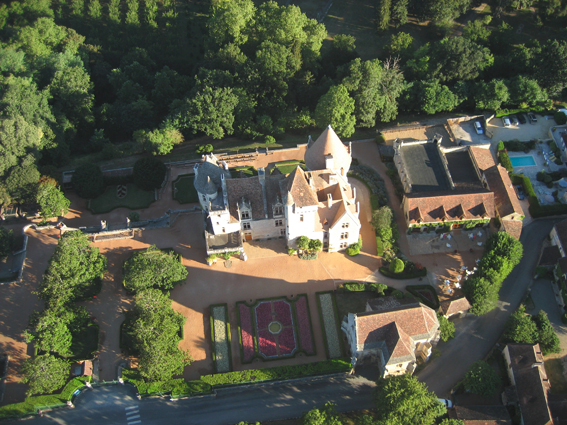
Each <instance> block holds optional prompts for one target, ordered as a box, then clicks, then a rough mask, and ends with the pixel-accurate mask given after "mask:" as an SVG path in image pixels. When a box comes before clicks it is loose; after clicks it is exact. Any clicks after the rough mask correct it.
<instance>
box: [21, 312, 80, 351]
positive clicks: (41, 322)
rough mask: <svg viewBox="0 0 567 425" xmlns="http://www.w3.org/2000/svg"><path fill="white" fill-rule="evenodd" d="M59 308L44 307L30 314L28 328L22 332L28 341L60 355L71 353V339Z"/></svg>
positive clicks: (38, 347)
mask: <svg viewBox="0 0 567 425" xmlns="http://www.w3.org/2000/svg"><path fill="white" fill-rule="evenodd" d="M61 313H62V311H61V310H54V309H46V310H44V311H43V312H41V313H40V314H36V315H32V318H31V320H30V326H29V327H30V329H29V330H27V331H25V332H24V335H25V336H26V340H27V342H28V343H30V342H32V341H33V342H34V344H35V347H36V348H37V349H39V350H40V351H43V352H45V353H47V354H51V353H55V354H58V355H60V356H69V355H70V354H71V341H72V339H73V337H72V335H71V331H70V330H69V328H68V326H67V323H65V321H63V320H61Z"/></svg>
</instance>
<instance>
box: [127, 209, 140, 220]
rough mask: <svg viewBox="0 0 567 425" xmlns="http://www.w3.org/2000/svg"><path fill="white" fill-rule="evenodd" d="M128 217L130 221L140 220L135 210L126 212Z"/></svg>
mask: <svg viewBox="0 0 567 425" xmlns="http://www.w3.org/2000/svg"><path fill="white" fill-rule="evenodd" d="M128 218H129V219H130V221H132V222H134V221H140V213H137V212H136V211H132V212H131V213H130V214H128Z"/></svg>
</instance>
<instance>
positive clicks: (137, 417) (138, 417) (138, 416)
mask: <svg viewBox="0 0 567 425" xmlns="http://www.w3.org/2000/svg"><path fill="white" fill-rule="evenodd" d="M132 419H140V415H136V416H130V417H129V418H126V420H127V421H131V420H132Z"/></svg>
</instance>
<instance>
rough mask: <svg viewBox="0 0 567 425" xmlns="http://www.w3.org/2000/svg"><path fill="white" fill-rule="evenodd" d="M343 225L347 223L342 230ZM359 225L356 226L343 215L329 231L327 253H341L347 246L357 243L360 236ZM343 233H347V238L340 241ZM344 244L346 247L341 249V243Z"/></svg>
mask: <svg viewBox="0 0 567 425" xmlns="http://www.w3.org/2000/svg"><path fill="white" fill-rule="evenodd" d="M343 223H348V227H346V228H343ZM360 227H361V226H360V225H359V224H356V223H355V222H354V221H353V220H352V219H351V218H350V217H349V216H348V215H347V214H345V215H343V217H341V219H340V220H339V221H338V222H337V223H335V225H334V226H333V227H332V228H331V229H329V252H334V251H341V250H344V249H346V248H347V247H348V246H349V245H352V244H354V243H357V242H358V237H359V235H360ZM343 233H348V238H346V239H341V235H342V234H343ZM344 242H346V247H344V248H341V243H344Z"/></svg>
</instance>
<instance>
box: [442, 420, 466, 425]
mask: <svg viewBox="0 0 567 425" xmlns="http://www.w3.org/2000/svg"><path fill="white" fill-rule="evenodd" d="M439 425H465V423H464V422H463V421H462V420H460V419H443V420H442V421H441V423H440V424H439Z"/></svg>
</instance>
